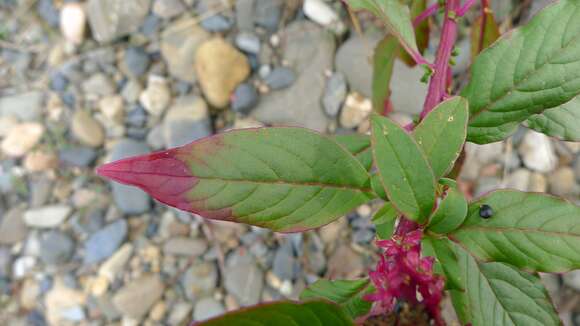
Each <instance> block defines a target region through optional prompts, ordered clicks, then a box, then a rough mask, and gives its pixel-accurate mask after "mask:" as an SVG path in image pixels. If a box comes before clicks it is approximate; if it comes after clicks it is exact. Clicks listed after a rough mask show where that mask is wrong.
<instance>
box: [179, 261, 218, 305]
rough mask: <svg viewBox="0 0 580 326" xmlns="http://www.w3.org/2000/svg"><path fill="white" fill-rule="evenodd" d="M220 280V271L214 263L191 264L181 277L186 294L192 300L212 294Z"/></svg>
mask: <svg viewBox="0 0 580 326" xmlns="http://www.w3.org/2000/svg"><path fill="white" fill-rule="evenodd" d="M217 281H218V271H217V267H216V266H215V264H214V263H210V262H199V263H196V264H194V265H193V266H191V267H190V268H189V269H188V270H187V271H185V273H184V274H183V276H182V278H181V286H182V287H183V291H184V292H185V296H186V297H187V298H188V299H189V300H192V301H195V300H197V299H199V298H201V297H204V296H207V295H210V294H211V293H212V292H213V291H214V289H215V287H216V285H217Z"/></svg>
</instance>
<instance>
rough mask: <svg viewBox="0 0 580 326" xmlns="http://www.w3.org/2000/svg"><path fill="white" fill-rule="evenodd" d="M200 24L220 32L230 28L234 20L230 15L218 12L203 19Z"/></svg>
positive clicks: (214, 31)
mask: <svg viewBox="0 0 580 326" xmlns="http://www.w3.org/2000/svg"><path fill="white" fill-rule="evenodd" d="M200 25H201V27H203V29H205V30H206V31H208V32H213V33H220V32H225V31H228V30H230V29H231V28H232V26H233V25H234V22H233V20H232V19H231V18H230V17H227V16H224V15H220V14H218V15H211V16H210V17H207V18H206V19H204V20H202V21H201V24H200Z"/></svg>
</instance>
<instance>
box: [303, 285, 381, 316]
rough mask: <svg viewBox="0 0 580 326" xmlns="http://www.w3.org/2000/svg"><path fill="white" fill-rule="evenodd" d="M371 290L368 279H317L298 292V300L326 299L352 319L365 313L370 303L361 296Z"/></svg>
mask: <svg viewBox="0 0 580 326" xmlns="http://www.w3.org/2000/svg"><path fill="white" fill-rule="evenodd" d="M369 289H370V290H371V291H373V287H372V286H369V280H368V279H360V280H335V281H331V280H318V281H316V282H315V283H313V284H312V285H310V286H308V288H306V289H305V290H304V291H302V293H301V294H300V300H308V299H327V300H330V301H332V302H334V303H336V304H338V305H340V306H342V307H343V308H344V311H345V312H346V313H347V315H349V316H350V317H351V318H352V319H356V318H357V317H359V316H362V315H365V314H367V313H368V312H369V310H370V309H371V306H372V303H371V302H369V301H365V300H364V299H363V296H364V295H365V294H366V293H368V292H369Z"/></svg>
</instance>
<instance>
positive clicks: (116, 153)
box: [111, 139, 150, 214]
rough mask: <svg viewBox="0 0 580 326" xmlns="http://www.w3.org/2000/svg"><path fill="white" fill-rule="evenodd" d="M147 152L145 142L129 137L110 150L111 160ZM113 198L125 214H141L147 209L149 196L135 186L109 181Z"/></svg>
mask: <svg viewBox="0 0 580 326" xmlns="http://www.w3.org/2000/svg"><path fill="white" fill-rule="evenodd" d="M148 152H149V148H148V147H147V145H146V144H145V143H142V142H138V141H135V140H130V139H123V140H121V141H119V142H118V143H117V144H116V145H115V147H114V148H113V150H112V153H111V161H116V160H120V159H123V158H127V157H130V156H135V155H141V154H145V153H148ZM111 187H112V192H113V199H114V200H115V204H116V205H117V207H118V208H119V209H120V210H121V211H122V212H123V213H125V214H141V213H144V212H146V211H148V210H149V208H150V198H149V196H148V195H147V194H146V193H145V192H144V191H142V190H141V189H138V188H136V187H131V186H127V185H123V184H120V183H117V182H111Z"/></svg>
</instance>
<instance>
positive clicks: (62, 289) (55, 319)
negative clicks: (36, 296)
mask: <svg viewBox="0 0 580 326" xmlns="http://www.w3.org/2000/svg"><path fill="white" fill-rule="evenodd" d="M86 301H87V297H86V295H85V294H84V293H82V292H81V291H79V290H76V289H72V288H70V287H68V286H66V285H65V283H64V282H63V280H62V279H58V280H57V281H56V282H55V285H54V286H53V287H52V289H51V290H50V291H49V292H48V293H47V294H46V296H45V299H44V304H45V306H46V319H47V321H48V323H49V325H67V324H70V322H71V321H70V320H66V317H72V316H75V315H77V316H78V314H77V313H78V311H77V312H76V313H75V311H74V309H77V307H82V306H83V305H84V304H85V303H86ZM69 309H70V311H69ZM81 309H82V308H81ZM67 311H68V313H67Z"/></svg>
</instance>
